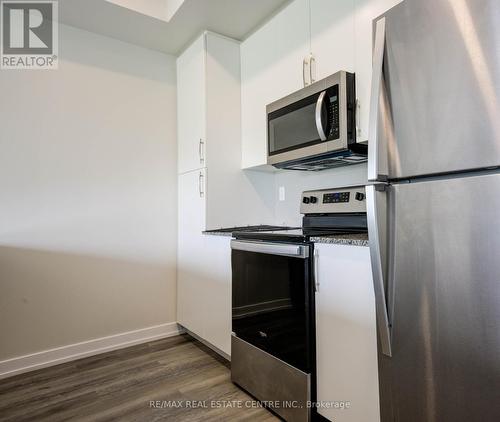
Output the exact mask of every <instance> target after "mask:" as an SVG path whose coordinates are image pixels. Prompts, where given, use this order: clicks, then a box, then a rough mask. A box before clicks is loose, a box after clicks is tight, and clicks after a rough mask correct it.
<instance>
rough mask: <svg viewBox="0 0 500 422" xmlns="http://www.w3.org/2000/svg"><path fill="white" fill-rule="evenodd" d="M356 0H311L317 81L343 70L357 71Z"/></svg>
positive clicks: (312, 49)
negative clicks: (355, 62) (355, 65)
mask: <svg viewBox="0 0 500 422" xmlns="http://www.w3.org/2000/svg"><path fill="white" fill-rule="evenodd" d="M353 12H354V2H353V1H346V0H311V35H312V37H311V52H312V54H313V55H314V58H315V61H316V64H315V66H313V68H314V67H315V68H316V69H315V72H313V73H315V80H320V79H323V78H326V77H327V76H329V75H331V74H332V73H335V72H338V71H339V70H346V71H347V72H354V61H355V36H354V13H353Z"/></svg>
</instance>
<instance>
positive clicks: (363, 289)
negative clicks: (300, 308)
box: [315, 244, 380, 422]
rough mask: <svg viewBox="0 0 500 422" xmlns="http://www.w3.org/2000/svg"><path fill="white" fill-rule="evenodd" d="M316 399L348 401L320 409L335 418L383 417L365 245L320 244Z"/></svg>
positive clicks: (371, 421) (363, 420)
mask: <svg viewBox="0 0 500 422" xmlns="http://www.w3.org/2000/svg"><path fill="white" fill-rule="evenodd" d="M315 247H316V253H318V255H319V256H318V260H317V263H318V269H317V273H318V282H319V291H318V292H317V293H316V348H317V352H316V353H317V356H316V360H317V377H318V384H317V386H318V391H317V394H318V401H319V402H336V401H349V402H350V406H349V408H344V409H341V408H335V407H334V406H333V407H330V408H326V407H325V408H319V409H318V411H319V413H320V414H321V415H323V416H324V417H326V418H328V419H329V420H332V421H336V422H376V421H379V415H380V413H379V399H378V367H377V336H376V327H375V298H374V294H373V284H372V283H373V282H372V274H371V264H370V252H369V248H367V247H357V246H343V245H327V244H317V245H316V246H315Z"/></svg>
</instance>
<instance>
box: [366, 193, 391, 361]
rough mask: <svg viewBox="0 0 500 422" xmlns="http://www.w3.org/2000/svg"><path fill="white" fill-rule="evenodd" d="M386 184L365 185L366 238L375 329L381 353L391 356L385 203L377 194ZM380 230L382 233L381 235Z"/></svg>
mask: <svg viewBox="0 0 500 422" xmlns="http://www.w3.org/2000/svg"><path fill="white" fill-rule="evenodd" d="M385 189H386V185H370V186H366V212H367V217H368V238H369V243H370V257H371V263H372V273H373V288H374V292H375V312H376V319H377V329H378V335H379V340H380V346H381V348H382V353H383V354H384V355H386V356H392V345H391V329H390V323H389V315H388V310H387V302H386V294H385V283H384V267H383V264H382V262H383V259H384V257H385V253H386V251H385V241H384V240H385V239H383V238H382V236H385V233H387V227H386V222H385V216H386V213H385V211H386V210H385V209H384V208H383V207H385V206H386V204H385V203H384V204H380V203H379V201H378V200H377V196H379V195H385V192H380V191H381V190H385ZM381 231H383V234H382V236H381Z"/></svg>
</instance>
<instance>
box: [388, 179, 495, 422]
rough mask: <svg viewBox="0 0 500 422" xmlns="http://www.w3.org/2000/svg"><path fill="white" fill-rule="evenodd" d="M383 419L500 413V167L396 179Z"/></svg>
mask: <svg viewBox="0 0 500 422" xmlns="http://www.w3.org/2000/svg"><path fill="white" fill-rule="evenodd" d="M387 210H388V212H387V214H388V222H389V224H388V251H389V254H388V257H389V258H388V271H387V274H388V279H389V282H388V283H387V286H388V289H387V297H388V309H389V315H390V322H391V326H392V328H391V340H392V341H391V351H392V357H388V356H386V355H384V354H382V353H380V354H379V379H380V387H381V389H380V391H381V412H382V421H383V422H389V421H390V422H394V421H396V422H424V421H425V422H448V421H450V422H470V421H485V422H486V421H500V400H499V392H500V175H499V174H494V175H491V174H490V175H483V176H474V177H467V178H455V179H448V180H437V181H429V182H419V183H411V184H404V185H396V186H392V187H390V189H389V193H388V207H387Z"/></svg>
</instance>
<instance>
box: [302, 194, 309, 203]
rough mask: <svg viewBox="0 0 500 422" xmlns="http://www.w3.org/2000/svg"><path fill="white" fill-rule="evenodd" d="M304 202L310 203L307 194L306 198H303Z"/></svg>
mask: <svg viewBox="0 0 500 422" xmlns="http://www.w3.org/2000/svg"><path fill="white" fill-rule="evenodd" d="M302 202H303V203H304V204H308V203H309V202H310V200H309V198H308V197H307V196H304V198H303V199H302Z"/></svg>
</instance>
